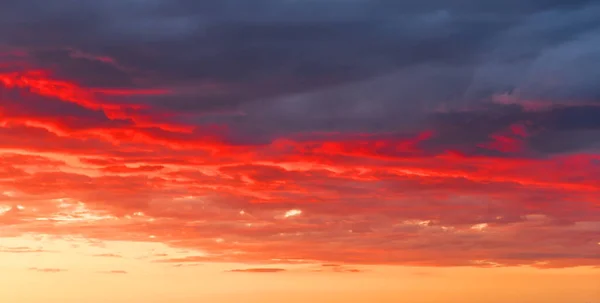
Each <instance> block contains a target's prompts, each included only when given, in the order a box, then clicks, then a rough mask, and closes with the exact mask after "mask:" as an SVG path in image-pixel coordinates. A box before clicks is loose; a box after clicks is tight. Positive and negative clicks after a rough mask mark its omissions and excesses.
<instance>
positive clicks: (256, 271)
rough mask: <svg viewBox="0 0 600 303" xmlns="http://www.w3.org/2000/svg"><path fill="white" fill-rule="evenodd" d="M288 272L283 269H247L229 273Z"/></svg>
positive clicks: (233, 270) (234, 270)
mask: <svg viewBox="0 0 600 303" xmlns="http://www.w3.org/2000/svg"><path fill="white" fill-rule="evenodd" d="M284 271H286V270H285V269H283V268H247V269H232V270H229V271H228V272H238V273H277V272H284Z"/></svg>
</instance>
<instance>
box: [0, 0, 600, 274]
mask: <svg viewBox="0 0 600 303" xmlns="http://www.w3.org/2000/svg"><path fill="white" fill-rule="evenodd" d="M0 8H1V9H0V20H1V21H0V37H2V38H0V152H1V153H2V156H1V158H0V224H2V225H3V226H5V227H6V228H3V229H2V234H3V235H11V236H14V235H21V234H25V233H44V234H55V235H59V236H60V235H69V234H81V235H84V236H85V237H89V238H94V239H101V240H135V241H140V240H143V241H160V242H163V243H166V244H169V245H172V246H176V247H185V248H189V249H195V250H198V252H199V253H198V256H197V257H193V258H191V259H190V260H189V261H190V262H199V261H233V262H246V263H258V264H265V263H290V262H291V263H295V262H315V263H320V262H325V263H336V264H337V263H360V264H406V265H432V266H455V265H474V266H499V265H534V266H539V267H563V266H578V265H599V264H600V257H599V256H600V254H599V251H600V245H599V243H600V103H599V100H600V99H599V98H600V89H599V88H598V86H597V82H598V81H597V80H598V79H600V74H598V71H599V70H600V66H599V65H600V63H599V62H600V60H599V59H600V49H599V45H600V44H599V43H598V42H600V21H599V20H598V18H596V16H597V15H598V14H599V13H600V6H599V5H598V4H597V3H595V2H594V1H583V0H581V1H571V2H569V4H565V3H564V1H554V0H538V1H527V2H523V1H504V2H502V3H500V2H498V3H495V2H494V3H491V2H488V1H470V0H453V1H437V0H427V1H402V2H401V3H400V2H398V1H387V0H371V1H367V0H355V1H335V0H326V1H275V0H258V1H253V2H252V4H251V5H250V4H249V2H247V1H239V0H231V1H219V2H218V3H216V2H215V1H203V0H195V1H187V0H177V1H173V0H169V1H166V0H165V1H163V0H158V1H151V2H148V1H143V2H140V1H114V0H107V1H101V2H95V3H85V4H78V5H56V6H53V7H48V6H47V5H43V4H42V2H40V1H38V0H21V1H5V2H3V3H2V4H1V5H0ZM7 250H11V251H14V252H17V251H18V248H14V249H7ZM188 258H189V257H188ZM261 268H262V267H256V269H261Z"/></svg>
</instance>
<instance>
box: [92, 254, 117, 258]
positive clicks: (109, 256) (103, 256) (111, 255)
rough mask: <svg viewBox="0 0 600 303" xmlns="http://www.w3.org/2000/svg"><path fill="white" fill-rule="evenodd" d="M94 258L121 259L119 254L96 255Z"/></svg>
mask: <svg viewBox="0 0 600 303" xmlns="http://www.w3.org/2000/svg"><path fill="white" fill-rule="evenodd" d="M94 257H102V258H123V256H121V255H119V254H96V255H94Z"/></svg>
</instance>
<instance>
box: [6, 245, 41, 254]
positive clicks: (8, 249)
mask: <svg viewBox="0 0 600 303" xmlns="http://www.w3.org/2000/svg"><path fill="white" fill-rule="evenodd" d="M43 252H49V251H47V250H44V249H40V248H32V247H24V246H19V247H0V253H18V254H20V253H43Z"/></svg>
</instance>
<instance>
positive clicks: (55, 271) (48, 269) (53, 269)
mask: <svg viewBox="0 0 600 303" xmlns="http://www.w3.org/2000/svg"><path fill="white" fill-rule="evenodd" d="M29 270H33V271H37V272H44V273H59V272H64V271H67V270H66V269H61V268H37V267H31V268H29Z"/></svg>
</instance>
